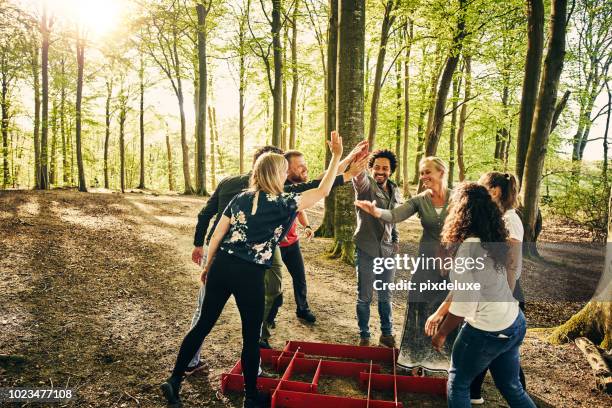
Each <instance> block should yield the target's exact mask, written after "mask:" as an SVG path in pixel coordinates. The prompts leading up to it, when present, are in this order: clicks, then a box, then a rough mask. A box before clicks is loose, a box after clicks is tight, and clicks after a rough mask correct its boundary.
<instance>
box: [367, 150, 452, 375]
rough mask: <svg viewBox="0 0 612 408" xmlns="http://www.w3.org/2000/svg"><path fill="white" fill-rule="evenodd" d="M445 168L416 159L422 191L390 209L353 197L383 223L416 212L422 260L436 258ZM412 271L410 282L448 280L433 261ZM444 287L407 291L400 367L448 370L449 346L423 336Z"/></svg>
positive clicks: (431, 159)
mask: <svg viewBox="0 0 612 408" xmlns="http://www.w3.org/2000/svg"><path fill="white" fill-rule="evenodd" d="M447 175H448V170H447V167H446V164H445V163H444V162H443V161H442V160H441V159H439V158H438V157H434V156H428V157H424V158H423V159H421V161H420V162H419V176H420V180H421V185H422V187H423V188H424V189H425V192H424V193H421V194H419V195H417V196H414V197H412V198H410V199H409V200H406V202H405V203H404V204H402V205H400V206H398V207H395V208H393V209H384V208H377V206H376V202H375V201H367V200H356V201H355V205H356V206H357V207H358V208H359V209H361V210H362V211H364V212H366V213H368V214H371V215H372V216H374V217H376V218H379V219H381V220H382V221H384V222H386V223H391V224H395V223H398V222H402V221H404V220H406V219H408V218H410V217H412V216H413V215H415V214H417V215H418V216H419V218H420V221H421V225H422V226H423V234H422V236H421V239H420V241H419V252H418V255H419V256H420V257H422V258H423V259H428V260H437V259H438V258H439V255H440V233H441V232H442V226H443V225H444V220H445V219H446V217H447V214H448V212H447V206H448V201H449V196H450V190H449V189H448V188H447V187H446V185H447V183H446V178H447ZM411 272H412V273H413V275H412V278H411V282H413V283H414V284H415V285H416V287H419V286H420V284H421V283H427V282H432V283H440V282H442V281H444V280H446V279H447V277H446V276H445V273H444V272H443V271H442V270H440V269H439V267H437V266H436V262H433V263H432V264H430V263H429V262H427V263H425V262H421V263H419V266H418V267H417V268H416V270H415V271H411ZM447 294H448V291H446V290H424V291H422V292H421V291H411V292H410V293H409V294H408V300H407V306H406V317H405V319H404V328H403V334H402V341H401V347H400V353H399V356H398V359H397V364H398V365H399V366H400V367H402V368H407V369H409V368H414V367H424V368H426V369H428V370H447V369H448V361H449V356H450V347H448V348H447V349H446V350H445V353H444V354H440V353H436V352H435V351H434V350H432V349H431V347H430V344H429V338H428V337H427V336H426V335H425V331H424V327H425V320H426V319H427V316H429V315H430V314H431V313H433V311H435V310H436V308H437V307H438V306H439V305H440V304H441V303H442V301H443V300H444V299H445V298H446V295H447Z"/></svg>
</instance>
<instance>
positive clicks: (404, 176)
mask: <svg viewBox="0 0 612 408" xmlns="http://www.w3.org/2000/svg"><path fill="white" fill-rule="evenodd" d="M404 38H406V55H405V58H404V144H403V147H402V161H403V162H404V165H403V166H402V179H403V181H404V186H403V190H404V197H410V184H409V181H408V133H409V131H410V51H411V50H412V40H413V23H412V20H410V28H408V23H406V25H404Z"/></svg>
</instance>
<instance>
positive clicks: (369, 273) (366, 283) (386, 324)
mask: <svg viewBox="0 0 612 408" xmlns="http://www.w3.org/2000/svg"><path fill="white" fill-rule="evenodd" d="M355 259H356V264H357V265H356V270H357V324H358V325H359V334H360V336H361V337H362V338H369V337H370V325H369V323H370V304H371V303H372V297H373V295H374V281H375V280H381V281H382V282H383V283H391V282H393V281H394V279H395V269H384V270H383V272H382V273H380V274H375V273H374V258H373V257H371V256H370V255H368V254H367V253H365V252H364V251H362V250H360V249H359V248H357V256H356V257H355ZM376 294H377V296H378V316H379V317H380V331H381V332H382V334H383V335H385V336H389V335H391V333H392V329H393V317H392V312H391V298H392V296H391V291H390V290H388V289H387V290H376Z"/></svg>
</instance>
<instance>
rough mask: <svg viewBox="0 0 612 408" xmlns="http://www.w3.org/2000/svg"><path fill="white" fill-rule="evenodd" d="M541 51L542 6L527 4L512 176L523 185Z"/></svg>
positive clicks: (534, 0)
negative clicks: (523, 61) (514, 160)
mask: <svg viewBox="0 0 612 408" xmlns="http://www.w3.org/2000/svg"><path fill="white" fill-rule="evenodd" d="M543 50H544V2H543V0H527V55H526V57H525V75H524V77H523V93H522V95H521V108H520V113H519V128H518V135H517V138H516V169H515V172H516V176H517V179H518V180H519V183H522V181H523V171H524V168H525V160H526V157H527V149H528V147H529V138H530V136H531V124H532V122H533V114H534V110H535V106H536V100H537V96H538V91H537V90H538V84H539V83H540V70H541V66H542V53H543Z"/></svg>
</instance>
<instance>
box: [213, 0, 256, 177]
mask: <svg viewBox="0 0 612 408" xmlns="http://www.w3.org/2000/svg"><path fill="white" fill-rule="evenodd" d="M250 11H251V1H250V0H247V3H246V7H245V11H244V12H243V15H242V17H241V19H240V23H239V31H238V48H239V55H240V57H239V76H240V79H239V81H240V83H239V87H238V94H239V97H238V132H239V144H240V148H239V154H240V156H239V169H240V174H244V172H245V166H244V137H245V135H244V109H245V93H246V87H247V75H246V55H247V44H246V30H247V22H248V19H249V15H250ZM205 134H206V133H205Z"/></svg>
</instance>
